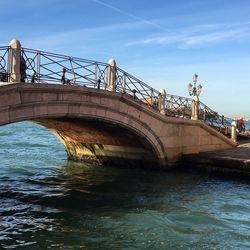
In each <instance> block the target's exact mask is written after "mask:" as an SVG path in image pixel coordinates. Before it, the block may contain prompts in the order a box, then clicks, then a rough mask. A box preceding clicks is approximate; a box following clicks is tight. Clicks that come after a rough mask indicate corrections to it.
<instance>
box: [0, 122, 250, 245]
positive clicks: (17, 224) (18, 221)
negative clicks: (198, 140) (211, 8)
mask: <svg viewBox="0 0 250 250" xmlns="http://www.w3.org/2000/svg"><path fill="white" fill-rule="evenodd" d="M0 157H1V167H0V204H1V206H0V248H1V249H249V248H250V220H249V217H250V214H249V211H250V184H249V183H248V182H247V181H245V182H241V181H239V180H238V181H236V180H235V181H234V180H230V179H219V178H215V177H211V176H206V175H204V174H197V173H196V174H195V173H180V172H160V173H159V172H149V171H144V170H130V169H121V168H119V166H116V167H109V168H106V167H95V166H91V165H86V164H82V163H75V162H68V161H67V157H66V153H65V151H64V148H63V146H62V145H61V144H60V142H59V141H58V139H57V138H55V137H54V136H53V135H51V134H50V133H49V132H48V131H47V130H45V129H43V128H40V127H38V126H37V125H33V124H32V123H28V122H25V123H17V124H12V125H8V126H3V127H0Z"/></svg>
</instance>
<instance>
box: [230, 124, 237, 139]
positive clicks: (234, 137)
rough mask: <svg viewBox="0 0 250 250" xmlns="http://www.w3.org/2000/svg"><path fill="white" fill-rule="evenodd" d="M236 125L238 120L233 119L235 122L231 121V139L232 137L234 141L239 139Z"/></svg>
mask: <svg viewBox="0 0 250 250" xmlns="http://www.w3.org/2000/svg"><path fill="white" fill-rule="evenodd" d="M236 127H237V125H236V122H235V121H233V122H232V123H231V139H232V140H233V141H234V142H236V141H237V131H236Z"/></svg>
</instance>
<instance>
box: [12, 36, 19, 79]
mask: <svg viewBox="0 0 250 250" xmlns="http://www.w3.org/2000/svg"><path fill="white" fill-rule="evenodd" d="M9 45H10V48H11V49H10V57H9V60H10V61H9V65H10V75H9V82H12V83H18V82H20V81H21V71H20V65H21V43H20V42H19V41H18V40H16V39H14V40H12V41H11V42H10V44H9Z"/></svg>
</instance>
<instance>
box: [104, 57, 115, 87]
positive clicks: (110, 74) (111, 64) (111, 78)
mask: <svg viewBox="0 0 250 250" xmlns="http://www.w3.org/2000/svg"><path fill="white" fill-rule="evenodd" d="M115 89H116V62H115V60H114V59H110V60H109V61H108V68H107V87H106V90H108V91H115Z"/></svg>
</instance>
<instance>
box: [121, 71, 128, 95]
mask: <svg viewBox="0 0 250 250" xmlns="http://www.w3.org/2000/svg"><path fill="white" fill-rule="evenodd" d="M126 81H127V79H126V74H123V77H122V87H123V92H126V87H127V86H126Z"/></svg>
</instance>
